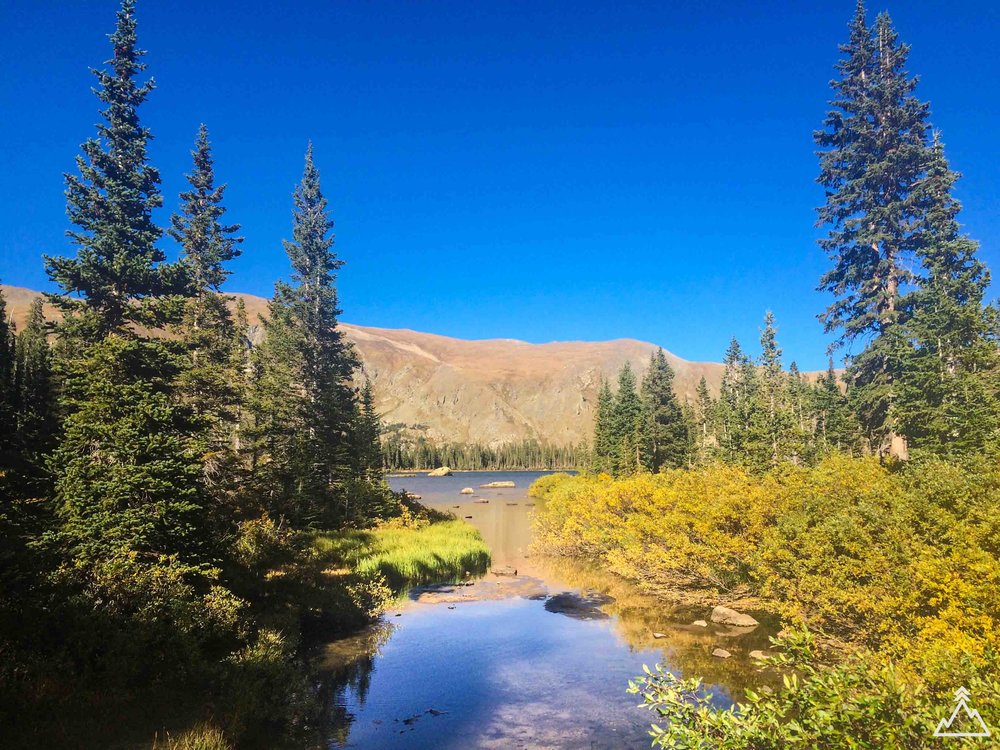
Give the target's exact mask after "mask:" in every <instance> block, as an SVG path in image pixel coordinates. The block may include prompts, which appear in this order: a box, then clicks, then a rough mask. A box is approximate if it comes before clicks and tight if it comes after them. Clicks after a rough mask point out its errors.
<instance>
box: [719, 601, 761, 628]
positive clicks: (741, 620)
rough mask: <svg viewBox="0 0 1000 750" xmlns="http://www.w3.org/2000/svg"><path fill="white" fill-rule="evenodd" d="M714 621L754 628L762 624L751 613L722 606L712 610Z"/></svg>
mask: <svg viewBox="0 0 1000 750" xmlns="http://www.w3.org/2000/svg"><path fill="white" fill-rule="evenodd" d="M712 622H717V623H719V624H720V625H735V626H736V627H739V628H752V627H755V626H757V625H760V623H759V622H757V621H756V620H755V619H753V618H752V617H751V616H750V615H745V614H743V613H742V612H737V611H736V610H735V609H729V607H722V606H719V607H716V608H715V609H713V610H712Z"/></svg>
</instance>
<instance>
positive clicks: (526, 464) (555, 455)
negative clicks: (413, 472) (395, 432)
mask: <svg viewBox="0 0 1000 750" xmlns="http://www.w3.org/2000/svg"><path fill="white" fill-rule="evenodd" d="M383 450H384V453H385V461H386V468H387V469H389V470H390V471H399V470H402V469H435V468H437V467H439V466H450V467H451V468H452V469H461V470H464V471H505V470H513V469H524V470H533V469H575V468H578V467H581V466H586V465H587V463H588V461H589V456H590V451H589V449H588V447H587V444H586V443H581V444H580V445H549V444H548V443H539V442H538V441H537V440H521V441H519V442H513V443H504V444H503V445H501V446H498V447H496V448H494V447H492V446H489V445H483V444H482V443H448V444H445V445H436V444H434V443H432V442H430V441H428V440H426V439H425V438H420V439H418V440H416V441H415V442H411V443H407V442H404V441H403V440H401V439H399V438H397V437H395V436H393V437H390V438H389V439H388V440H386V441H385V442H384V444H383Z"/></svg>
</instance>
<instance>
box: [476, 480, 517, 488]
mask: <svg viewBox="0 0 1000 750" xmlns="http://www.w3.org/2000/svg"><path fill="white" fill-rule="evenodd" d="M479 486H480V487H482V488H483V489H486V490H495V489H499V488H501V487H517V485H516V484H514V483H513V482H511V481H508V480H505V481H503V482H487V483H486V484H481V485H479Z"/></svg>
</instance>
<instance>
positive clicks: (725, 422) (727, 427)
mask: <svg viewBox="0 0 1000 750" xmlns="http://www.w3.org/2000/svg"><path fill="white" fill-rule="evenodd" d="M723 364H724V365H725V371H724V372H723V375H722V385H721V387H720V392H719V401H718V408H717V412H718V420H719V433H720V434H719V441H720V454H721V457H722V458H723V460H725V461H726V462H727V463H734V464H740V465H744V466H747V467H749V468H753V469H763V468H765V467H766V466H767V465H769V463H770V454H769V449H770V445H769V443H768V442H767V440H766V432H765V427H764V419H763V417H764V409H763V406H762V403H761V386H760V378H759V376H758V374H757V368H756V367H755V366H754V363H753V360H751V359H750V357H748V356H747V355H746V354H745V353H744V351H743V348H742V347H741V346H740V342H739V341H737V340H736V339H735V338H734V339H733V340H732V341H730V343H729V347H728V349H727V350H726V356H725V359H724V361H723Z"/></svg>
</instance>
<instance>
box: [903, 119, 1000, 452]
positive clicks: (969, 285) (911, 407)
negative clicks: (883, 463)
mask: <svg viewBox="0 0 1000 750" xmlns="http://www.w3.org/2000/svg"><path fill="white" fill-rule="evenodd" d="M932 151H933V157H932V162H931V165H930V167H929V169H928V174H927V178H926V180H925V181H924V184H923V190H922V192H923V194H925V195H926V196H927V198H928V200H929V202H930V204H931V208H930V209H929V210H928V211H927V213H926V218H925V222H926V226H925V227H924V228H923V229H924V231H923V232H922V237H923V244H922V245H921V246H920V247H919V248H918V250H917V252H918V255H919V257H920V259H921V262H922V268H921V271H920V279H919V286H918V288H917V289H916V290H915V291H914V292H913V293H912V294H910V295H909V296H908V297H907V299H906V302H905V312H906V314H907V322H906V331H907V334H908V342H907V343H908V344H909V346H907V347H906V348H904V349H903V350H902V351H903V359H902V362H901V365H900V376H899V377H900V381H901V382H900V385H899V396H898V404H897V412H898V415H899V426H900V431H901V432H902V433H903V434H904V435H905V436H906V437H907V440H908V442H909V444H910V447H912V448H913V449H915V450H921V451H931V452H933V453H935V454H938V455H946V454H957V453H963V452H970V451H981V450H982V449H983V448H985V447H986V446H987V445H989V444H991V443H992V442H993V440H994V438H995V436H996V432H997V429H998V418H1000V404H998V398H997V397H998V390H1000V379H998V376H1000V352H998V348H997V317H996V311H995V310H994V309H993V308H992V307H986V306H984V304H983V298H984V295H985V293H986V290H987V287H988V286H989V280H990V279H989V272H988V271H987V270H986V267H985V266H984V265H983V263H982V262H981V261H980V260H979V259H978V258H977V257H976V253H977V250H978V243H976V242H975V241H973V240H971V239H969V238H968V237H966V236H964V235H963V234H962V233H961V228H960V226H959V223H958V219H957V215H958V212H959V211H960V210H961V206H960V204H959V203H958V201H956V200H955V199H954V198H953V197H952V195H951V190H952V186H953V185H954V183H955V181H956V180H957V178H958V174H957V173H955V172H953V171H952V170H951V169H950V168H949V166H948V162H947V160H946V159H945V156H944V147H943V145H942V144H941V141H940V139H939V138H938V137H937V136H935V138H934V143H933V147H932Z"/></svg>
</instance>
